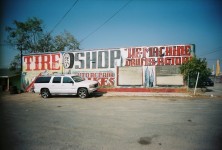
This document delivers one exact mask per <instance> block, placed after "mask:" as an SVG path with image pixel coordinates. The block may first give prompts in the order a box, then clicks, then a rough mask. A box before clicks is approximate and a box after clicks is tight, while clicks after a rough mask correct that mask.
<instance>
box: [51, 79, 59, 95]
mask: <svg viewBox="0 0 222 150" xmlns="http://www.w3.org/2000/svg"><path fill="white" fill-rule="evenodd" d="M61 80H62V78H61V77H53V79H52V81H51V84H50V85H49V86H50V87H49V90H50V93H52V94H54V93H55V94H56V93H62V91H61V90H62V86H61Z"/></svg>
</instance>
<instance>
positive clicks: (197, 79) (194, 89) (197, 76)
mask: <svg viewBox="0 0 222 150" xmlns="http://www.w3.org/2000/svg"><path fill="white" fill-rule="evenodd" d="M198 79H199V72H198V74H197V80H196V85H195V88H194V95H195V94H196V89H197V83H198Z"/></svg>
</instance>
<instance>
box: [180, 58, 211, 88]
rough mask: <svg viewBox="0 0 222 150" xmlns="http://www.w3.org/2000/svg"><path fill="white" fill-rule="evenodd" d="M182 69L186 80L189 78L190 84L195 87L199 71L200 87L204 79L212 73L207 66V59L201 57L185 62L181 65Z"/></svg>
mask: <svg viewBox="0 0 222 150" xmlns="http://www.w3.org/2000/svg"><path fill="white" fill-rule="evenodd" d="M180 71H181V73H182V74H183V76H184V80H185V81H187V82H188V80H189V83H188V85H189V86H190V87H193V86H194V85H195V82H196V79H197V74H198V72H199V79H198V87H201V86H202V83H203V81H205V80H206V79H207V78H208V77H209V76H210V74H211V70H210V69H209V68H207V62H206V59H201V58H197V57H193V58H191V59H190V60H189V61H187V62H186V63H183V64H182V65H181V66H180Z"/></svg>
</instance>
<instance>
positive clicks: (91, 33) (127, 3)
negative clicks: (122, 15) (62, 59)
mask: <svg viewBox="0 0 222 150" xmlns="http://www.w3.org/2000/svg"><path fill="white" fill-rule="evenodd" d="M131 1H132V0H129V1H128V2H126V4H124V5H123V6H122V7H121V8H120V9H118V10H117V11H116V12H115V13H114V14H113V15H112V16H111V17H109V18H108V19H107V20H106V21H104V23H103V24H101V25H100V26H99V27H97V28H96V29H95V30H93V31H92V32H90V33H89V34H88V35H87V36H86V37H84V38H83V39H82V40H80V42H79V43H82V42H83V41H85V40H86V39H87V38H89V37H90V36H91V35H93V34H94V33H95V32H97V31H98V30H99V29H101V28H102V27H103V26H104V25H105V24H106V23H108V22H109V21H110V20H111V19H112V18H113V17H115V16H116V15H117V14H118V13H119V12H120V11H121V10H123V9H124V8H125V7H126V6H127V5H129V3H130V2H131Z"/></svg>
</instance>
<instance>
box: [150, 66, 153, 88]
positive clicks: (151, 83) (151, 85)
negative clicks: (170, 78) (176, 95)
mask: <svg viewBox="0 0 222 150" xmlns="http://www.w3.org/2000/svg"><path fill="white" fill-rule="evenodd" d="M153 74H154V73H153V69H152V71H151V74H150V87H153V82H154V75H153Z"/></svg>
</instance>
